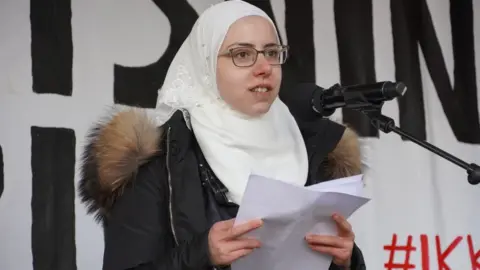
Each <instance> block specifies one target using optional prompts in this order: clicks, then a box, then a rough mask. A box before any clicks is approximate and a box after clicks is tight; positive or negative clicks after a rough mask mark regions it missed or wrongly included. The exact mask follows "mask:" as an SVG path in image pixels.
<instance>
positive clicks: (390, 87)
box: [383, 82, 407, 100]
mask: <svg viewBox="0 0 480 270" xmlns="http://www.w3.org/2000/svg"><path fill="white" fill-rule="evenodd" d="M405 92H407V86H406V85H405V84H404V83H403V82H396V83H393V82H385V84H384V85H383V94H384V96H385V98H387V99H388V100H391V99H394V98H397V97H401V96H403V95H404V94H405Z"/></svg>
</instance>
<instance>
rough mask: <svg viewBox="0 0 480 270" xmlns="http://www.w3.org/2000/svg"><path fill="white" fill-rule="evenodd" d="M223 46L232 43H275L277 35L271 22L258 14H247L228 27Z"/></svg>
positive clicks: (263, 44)
mask: <svg viewBox="0 0 480 270" xmlns="http://www.w3.org/2000/svg"><path fill="white" fill-rule="evenodd" d="M224 41H225V42H224V47H230V46H232V45H234V44H250V46H252V45H253V46H259V45H261V46H262V47H263V46H267V45H271V44H276V43H277V35H276V31H275V28H274V26H273V25H272V23H271V22H270V21H269V20H268V19H266V18H263V17H260V16H247V17H243V18H241V19H239V20H237V21H235V22H234V23H233V24H232V25H231V26H230V27H229V29H228V31H227V33H226V36H225V40H224Z"/></svg>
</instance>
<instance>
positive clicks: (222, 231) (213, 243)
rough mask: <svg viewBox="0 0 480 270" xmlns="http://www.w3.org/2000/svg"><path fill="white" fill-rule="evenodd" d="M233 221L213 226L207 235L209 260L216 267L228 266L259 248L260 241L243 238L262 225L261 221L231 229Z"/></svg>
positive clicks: (250, 222) (220, 222)
mask: <svg viewBox="0 0 480 270" xmlns="http://www.w3.org/2000/svg"><path fill="white" fill-rule="evenodd" d="M234 223H235V219H229V220H226V221H219V222H217V223H215V224H213V226H212V228H211V229H210V232H209V234H208V247H209V250H210V260H211V261H212V263H213V264H214V265H216V266H223V265H230V264H231V263H232V262H233V261H235V260H237V259H238V258H240V257H243V256H245V255H248V254H249V253H251V252H252V251H253V250H254V249H255V248H258V247H260V241H258V240H256V239H251V238H246V237H243V235H244V234H246V233H247V232H250V231H252V230H254V229H257V228H258V227H260V226H261V225H262V221H261V220H253V221H249V222H246V223H244V224H241V225H238V226H235V227H233V224H234Z"/></svg>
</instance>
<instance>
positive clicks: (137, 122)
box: [79, 109, 163, 220]
mask: <svg viewBox="0 0 480 270" xmlns="http://www.w3.org/2000/svg"><path fill="white" fill-rule="evenodd" d="M108 115H109V118H107V119H105V120H103V121H100V122H99V123H97V124H96V125H95V126H94V127H93V129H92V130H91V131H90V133H89V134H88V137H87V145H86V147H85V149H84V152H83V156H82V165H81V167H80V168H81V169H80V177H81V178H80V184H79V193H80V198H81V200H82V202H83V203H85V204H86V205H87V211H88V213H95V215H96V218H97V219H99V220H101V219H103V217H104V215H105V214H106V213H108V210H109V208H110V207H111V206H112V204H113V202H114V201H115V198H116V197H117V196H118V195H119V194H120V193H121V192H122V190H123V188H124V187H125V185H127V184H128V183H130V182H131V181H132V179H133V178H135V175H136V173H137V170H138V168H139V167H140V166H141V165H142V164H144V163H146V162H147V161H148V159H149V158H151V157H152V156H154V155H155V154H157V153H158V152H159V149H158V147H159V141H160V139H161V137H162V135H163V134H162V133H163V132H162V129H158V128H156V127H155V124H154V123H153V121H151V119H150V118H149V117H148V116H147V114H146V112H145V111H142V110H141V109H128V110H125V111H121V112H115V111H114V112H111V113H109V114H108Z"/></svg>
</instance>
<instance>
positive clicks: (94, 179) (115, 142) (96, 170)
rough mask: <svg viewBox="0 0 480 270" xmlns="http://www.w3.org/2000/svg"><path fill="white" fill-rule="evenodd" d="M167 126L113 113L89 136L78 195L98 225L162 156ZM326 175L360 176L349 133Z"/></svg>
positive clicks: (139, 112) (134, 113) (132, 112)
mask: <svg viewBox="0 0 480 270" xmlns="http://www.w3.org/2000/svg"><path fill="white" fill-rule="evenodd" d="M162 140H164V127H157V126H156V125H155V122H154V121H153V119H152V118H151V117H149V115H148V111H147V110H144V109H137V108H132V109H127V110H124V111H116V110H114V111H112V112H110V113H109V114H108V116H107V117H106V118H104V119H102V120H101V121H99V122H98V123H96V124H95V125H94V126H93V127H92V129H91V130H90V132H89V133H88V136H87V143H86V145H85V148H84V152H83V153H82V160H81V162H82V163H81V165H80V183H79V190H78V191H79V194H80V198H81V201H82V203H85V204H86V205H87V211H88V213H89V214H95V216H96V218H97V219H98V220H103V217H104V216H105V215H106V214H107V213H108V211H109V209H110V208H111V206H112V204H113V203H114V201H115V199H116V198H117V197H118V196H120V195H121V193H122V189H123V188H124V187H125V186H126V185H127V184H128V183H131V182H132V181H133V180H134V179H135V176H136V174H137V172H138V169H139V167H140V166H142V165H143V164H145V163H147V162H148V161H149V160H150V159H152V158H153V157H155V156H156V155H159V154H162V149H161V142H162ZM326 166H327V167H326V172H327V173H328V175H329V178H331V179H335V178H340V177H346V176H351V175H356V174H360V173H361V159H360V151H359V143H358V139H357V135H356V134H355V133H354V132H353V131H352V130H351V129H349V128H347V129H346V132H345V133H344V134H343V137H342V139H341V140H340V142H339V143H338V144H337V145H336V147H335V149H334V150H333V151H332V152H330V153H329V154H328V158H327V165H326Z"/></svg>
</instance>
